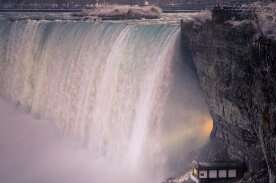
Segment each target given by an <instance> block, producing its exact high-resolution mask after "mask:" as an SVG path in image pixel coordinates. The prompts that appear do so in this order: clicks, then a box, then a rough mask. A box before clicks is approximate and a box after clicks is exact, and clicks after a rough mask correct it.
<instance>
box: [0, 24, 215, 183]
mask: <svg viewBox="0 0 276 183" xmlns="http://www.w3.org/2000/svg"><path fill="white" fill-rule="evenodd" d="M0 24H1V26H0V38H1V39H0V95H1V96H3V97H5V98H8V99H9V100H12V101H15V102H17V103H18V104H19V105H20V106H23V107H24V108H25V109H26V110H28V111H29V112H30V113H32V114H34V116H36V117H38V118H42V119H47V120H50V121H53V122H54V123H55V125H56V126H57V127H59V129H61V130H62V131H63V133H64V134H65V135H66V136H73V137H75V138H77V139H80V141H81V143H82V144H83V147H84V148H86V149H87V151H88V152H91V159H92V160H94V161H95V162H96V161H97V162H98V161H100V162H102V164H103V166H102V167H105V168H106V167H109V168H111V167H113V168H114V170H115V169H116V172H117V171H118V170H121V171H120V172H121V176H122V177H128V178H129V177H130V179H128V180H131V177H135V176H134V175H138V176H144V177H150V178H149V179H148V180H151V181H153V180H160V179H162V178H164V177H166V176H168V175H171V174H172V173H173V172H174V173H180V172H181V171H183V169H182V168H183V167H184V163H185V162H186V161H187V157H188V156H189V153H190V152H192V151H193V150H195V149H197V148H199V147H200V146H202V145H203V144H204V143H205V142H206V139H207V137H208V135H209V133H210V131H209V126H208V125H209V123H210V117H209V114H208V111H207V108H206V105H205V103H204V100H203V98H202V94H201V92H200V89H199V86H198V84H197V80H196V76H195V72H194V71H193V69H192V68H191V67H190V64H189V57H188V56H187V55H185V54H184V55H183V53H184V52H185V51H183V49H184V48H183V47H182V46H181V34H180V28H179V27H178V26H176V25H166V24H138V23H136V24H127V23H107V22H106V23H91V22H74V21H42V20H41V21H34V20H24V21H13V22H12V21H5V20H3V21H0ZM105 168H103V169H105ZM136 180H137V179H136ZM98 182H104V181H101V180H99V181H98ZM115 182H116V181H115ZM120 182H122V181H121V180H120ZM128 182H129V181H128ZM130 182H135V180H131V181H130ZM153 182H154V181H153Z"/></svg>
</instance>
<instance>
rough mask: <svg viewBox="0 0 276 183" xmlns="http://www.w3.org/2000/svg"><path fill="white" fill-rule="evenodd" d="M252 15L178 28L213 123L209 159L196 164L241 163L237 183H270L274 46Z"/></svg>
mask: <svg viewBox="0 0 276 183" xmlns="http://www.w3.org/2000/svg"><path fill="white" fill-rule="evenodd" d="M257 12H258V13H259V14H260V13H261V14H262V15H263V12H262V11H261V10H259V11H257ZM258 13H257V16H256V18H254V19H251V20H239V21H234V20H231V21H225V22H221V23H215V22H214V21H212V20H209V21H205V22H204V23H202V24H198V22H190V23H183V24H182V30H183V42H184V43H187V44H188V45H189V46H188V47H189V49H190V51H191V53H192V54H191V58H192V59H193V63H194V65H195V69H196V72H197V74H198V78H199V81H200V85H201V87H202V89H203V91H204V93H205V95H206V96H205V97H206V102H207V104H208V105H209V110H210V114H211V116H212V117H213V120H214V128H213V131H212V134H211V142H210V144H209V146H208V148H209V149H208V152H209V153H206V149H205V150H203V151H202V153H201V157H200V158H203V159H207V160H220V159H222V160H225V158H229V159H231V160H239V161H243V162H245V163H246V165H247V169H248V171H247V173H246V174H245V176H244V178H243V179H242V180H240V182H242V183H253V182H258V183H267V182H270V183H274V182H276V179H275V175H276V40H275V39H274V37H273V36H271V35H269V36H268V34H266V32H269V33H270V34H271V31H267V30H266V32H264V31H263V29H262V25H261V23H262V24H264V22H261V23H260V19H259V18H258V17H260V16H258ZM270 16H271V17H274V15H270ZM270 20H271V18H270ZM272 20H274V18H272ZM262 21H264V20H262ZM271 24H274V25H275V24H276V22H275V21H273V22H271V23H270V25H271ZM272 27H273V26H272ZM214 143H216V144H219V145H216V146H215V148H212V146H214V145H212V144H214ZM218 146H220V147H218ZM217 149H220V152H221V153H220V154H218V153H215V152H217ZM210 151H213V153H212V152H210ZM212 154H216V155H215V156H212V157H211V156H210V155H212Z"/></svg>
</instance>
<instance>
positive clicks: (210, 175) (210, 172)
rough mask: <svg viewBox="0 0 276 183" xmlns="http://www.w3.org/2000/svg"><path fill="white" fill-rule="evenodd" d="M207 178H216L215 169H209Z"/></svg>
mask: <svg viewBox="0 0 276 183" xmlns="http://www.w3.org/2000/svg"><path fill="white" fill-rule="evenodd" d="M209 178H211V179H215V178H217V170H209Z"/></svg>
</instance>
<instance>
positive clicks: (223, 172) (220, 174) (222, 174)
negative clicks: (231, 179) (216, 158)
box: [218, 170, 226, 178]
mask: <svg viewBox="0 0 276 183" xmlns="http://www.w3.org/2000/svg"><path fill="white" fill-rule="evenodd" d="M218 176H219V178H226V170H219V172H218Z"/></svg>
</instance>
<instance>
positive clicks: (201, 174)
mask: <svg viewBox="0 0 276 183" xmlns="http://www.w3.org/2000/svg"><path fill="white" fill-rule="evenodd" d="M199 178H201V179H206V178H207V170H200V171H199Z"/></svg>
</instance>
